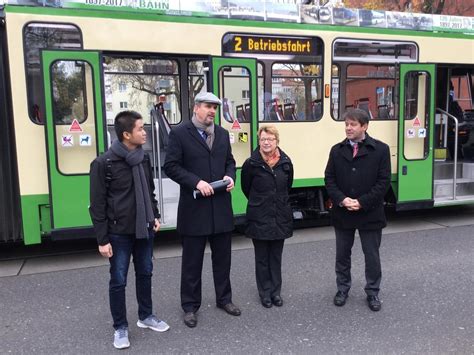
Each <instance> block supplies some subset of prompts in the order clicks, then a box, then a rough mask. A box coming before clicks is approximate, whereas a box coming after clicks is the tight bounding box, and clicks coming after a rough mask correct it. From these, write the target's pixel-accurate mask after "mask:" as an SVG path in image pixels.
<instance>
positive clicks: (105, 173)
mask: <svg viewBox="0 0 474 355" xmlns="http://www.w3.org/2000/svg"><path fill="white" fill-rule="evenodd" d="M115 131H116V133H117V138H118V139H117V140H115V141H114V142H113V143H112V146H111V147H110V149H109V150H108V151H107V152H106V153H104V154H102V155H101V156H99V157H97V158H96V159H95V160H94V161H93V162H92V163H91V170H90V207H89V211H90V215H91V218H92V222H93V224H94V230H95V233H96V236H97V241H98V244H99V252H100V254H101V255H102V256H104V257H107V258H109V261H110V283H109V300H110V310H111V313H112V318H113V321H114V324H113V326H114V329H115V333H114V346H115V347H116V348H118V349H123V348H128V347H129V346H130V342H129V340H128V322H127V311H126V307H125V286H126V285H127V274H128V267H129V265H130V257H131V256H132V255H133V264H134V266H135V277H136V295H137V300H138V318H139V319H138V322H137V326H138V327H140V328H149V329H152V330H154V331H157V332H164V331H166V330H168V329H169V326H168V324H166V323H165V322H164V321H161V320H159V319H158V318H157V317H156V316H155V315H154V314H153V312H152V300H151V277H152V269H153V263H152V256H153V236H154V233H155V232H157V231H158V230H159V228H160V222H159V221H158V219H159V218H160V215H159V213H158V208H157V202H156V199H155V194H154V189H155V187H154V183H153V176H152V172H151V165H150V160H149V158H148V156H146V155H145V153H144V151H143V149H142V145H143V144H144V143H145V141H146V132H145V130H144V125H143V119H142V116H141V115H140V114H139V113H137V112H134V111H123V112H120V113H119V114H118V115H117V116H116V117H115Z"/></svg>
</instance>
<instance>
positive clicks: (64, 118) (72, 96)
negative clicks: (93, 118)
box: [51, 61, 92, 125]
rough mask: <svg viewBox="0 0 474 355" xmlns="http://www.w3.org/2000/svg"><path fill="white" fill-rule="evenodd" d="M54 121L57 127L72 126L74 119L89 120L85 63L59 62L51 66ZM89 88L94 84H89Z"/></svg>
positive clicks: (79, 120) (81, 121)
mask: <svg viewBox="0 0 474 355" xmlns="http://www.w3.org/2000/svg"><path fill="white" fill-rule="evenodd" d="M51 84H52V90H53V92H52V93H51V94H52V96H53V120H54V123H55V124H56V125H60V124H67V125H70V124H71V123H72V122H73V120H74V119H76V120H77V121H78V122H79V123H83V122H84V121H85V120H86V118H87V99H86V98H87V95H86V94H85V92H86V81H85V66H84V62H77V61H57V62H54V63H53V65H52V66H51ZM87 84H88V85H89V86H91V85H92V82H88V83H87Z"/></svg>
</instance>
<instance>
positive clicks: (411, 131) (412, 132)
mask: <svg viewBox="0 0 474 355" xmlns="http://www.w3.org/2000/svg"><path fill="white" fill-rule="evenodd" d="M407 138H415V130H414V129H413V128H408V129H407Z"/></svg>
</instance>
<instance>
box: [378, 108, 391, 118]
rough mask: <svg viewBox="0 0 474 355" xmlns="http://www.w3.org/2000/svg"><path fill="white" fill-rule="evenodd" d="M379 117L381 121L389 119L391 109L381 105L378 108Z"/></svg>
mask: <svg viewBox="0 0 474 355" xmlns="http://www.w3.org/2000/svg"><path fill="white" fill-rule="evenodd" d="M377 111H378V112H377V117H378V118H381V119H386V118H389V113H390V112H389V109H388V106H387V105H379V106H377Z"/></svg>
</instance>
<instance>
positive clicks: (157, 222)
mask: <svg viewBox="0 0 474 355" xmlns="http://www.w3.org/2000/svg"><path fill="white" fill-rule="evenodd" d="M160 226H161V225H160V221H159V220H158V218H155V225H154V226H153V230H154V231H155V233H156V232H158V231H159V230H160Z"/></svg>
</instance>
